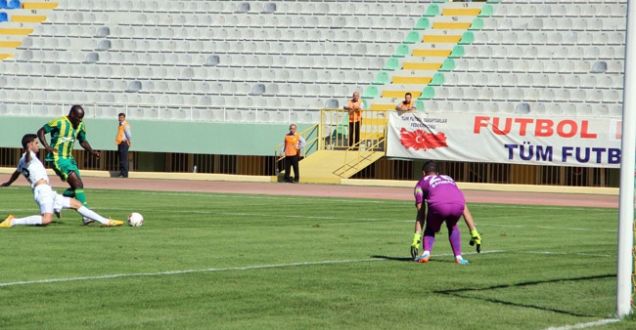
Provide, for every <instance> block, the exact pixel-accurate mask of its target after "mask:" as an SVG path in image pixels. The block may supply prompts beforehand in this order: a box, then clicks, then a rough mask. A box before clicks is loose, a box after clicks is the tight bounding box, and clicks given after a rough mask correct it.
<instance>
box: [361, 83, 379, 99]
mask: <svg viewBox="0 0 636 330" xmlns="http://www.w3.org/2000/svg"><path fill="white" fill-rule="evenodd" d="M362 97H364V98H370V99H373V98H376V97H378V88H377V87H376V86H369V87H367V89H365V90H364V93H363V96H362Z"/></svg>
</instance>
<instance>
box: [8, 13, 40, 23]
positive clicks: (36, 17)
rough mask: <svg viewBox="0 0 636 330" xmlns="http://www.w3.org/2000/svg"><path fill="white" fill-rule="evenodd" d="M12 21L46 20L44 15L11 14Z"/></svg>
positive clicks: (36, 21) (30, 21) (31, 21)
mask: <svg viewBox="0 0 636 330" xmlns="http://www.w3.org/2000/svg"><path fill="white" fill-rule="evenodd" d="M10 21H11V22H13V23H42V22H44V21H46V16H44V15H11V18H10Z"/></svg>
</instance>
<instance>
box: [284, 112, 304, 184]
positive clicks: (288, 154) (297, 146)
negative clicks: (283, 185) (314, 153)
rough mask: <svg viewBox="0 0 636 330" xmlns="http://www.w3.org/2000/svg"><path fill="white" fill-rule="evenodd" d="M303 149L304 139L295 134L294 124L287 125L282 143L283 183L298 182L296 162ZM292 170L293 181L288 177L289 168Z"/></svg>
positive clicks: (298, 173)
mask: <svg viewBox="0 0 636 330" xmlns="http://www.w3.org/2000/svg"><path fill="white" fill-rule="evenodd" d="M304 147H305V139H304V138H303V137H302V136H301V135H300V133H298V132H296V124H291V125H289V133H287V134H286V135H285V141H284V143H283V153H284V155H285V181H286V182H290V183H291V182H298V181H299V180H300V172H299V171H298V161H299V160H300V154H301V151H302V149H303V148H304ZM292 167H293V168H294V179H293V180H292V178H291V176H290V174H291V173H290V171H291V168H292Z"/></svg>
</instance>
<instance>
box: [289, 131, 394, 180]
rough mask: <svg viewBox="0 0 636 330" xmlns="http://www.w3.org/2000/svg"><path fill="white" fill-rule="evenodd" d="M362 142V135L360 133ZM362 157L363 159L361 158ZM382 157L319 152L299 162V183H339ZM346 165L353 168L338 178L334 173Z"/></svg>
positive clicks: (351, 153)
mask: <svg viewBox="0 0 636 330" xmlns="http://www.w3.org/2000/svg"><path fill="white" fill-rule="evenodd" d="M360 135H361V139H362V140H364V139H365V137H364V134H363V133H361V134H360ZM361 155H362V156H364V157H361ZM383 156H384V152H372V151H369V152H364V151H362V152H358V151H341V150H321V151H317V152H315V153H313V154H311V156H309V157H306V158H305V159H303V160H302V161H300V163H299V166H300V173H301V176H300V182H303V183H340V179H342V178H349V177H351V176H353V175H354V174H356V173H358V172H359V171H361V170H363V169H364V168H366V167H367V166H369V165H371V164H372V163H374V162H375V161H377V160H378V159H380V158H382V157H383ZM346 164H353V165H355V167H353V168H351V169H349V170H348V171H346V173H343V174H344V175H341V176H338V175H336V174H334V171H336V170H338V169H340V168H342V167H343V166H345V165H346Z"/></svg>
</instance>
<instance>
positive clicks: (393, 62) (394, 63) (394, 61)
mask: <svg viewBox="0 0 636 330" xmlns="http://www.w3.org/2000/svg"><path fill="white" fill-rule="evenodd" d="M399 68H400V60H399V59H398V58H397V57H391V58H390V59H389V60H388V61H386V64H385V65H384V69H385V70H397V69H399Z"/></svg>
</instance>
